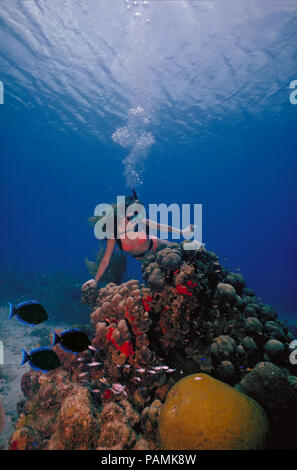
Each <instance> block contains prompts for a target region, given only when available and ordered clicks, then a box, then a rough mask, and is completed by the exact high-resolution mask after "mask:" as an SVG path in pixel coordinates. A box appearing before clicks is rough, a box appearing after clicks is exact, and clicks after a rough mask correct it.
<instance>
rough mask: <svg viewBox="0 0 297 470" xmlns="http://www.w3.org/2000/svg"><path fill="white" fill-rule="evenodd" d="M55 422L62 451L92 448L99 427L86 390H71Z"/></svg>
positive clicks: (81, 388)
mask: <svg viewBox="0 0 297 470" xmlns="http://www.w3.org/2000/svg"><path fill="white" fill-rule="evenodd" d="M57 421H58V423H57V428H58V436H59V438H60V442H61V443H62V444H63V448H64V449H66V450H67V449H80V450H82V449H88V448H92V447H93V448H94V446H95V444H96V443H97V439H98V433H99V426H98V420H97V419H96V414H95V413H94V412H93V410H92V407H91V395H90V393H89V392H88V390H87V389H86V388H83V387H80V386H76V387H74V388H73V390H72V392H71V393H70V394H69V395H68V396H67V398H66V399H65V400H64V402H63V403H62V406H61V409H60V412H59V415H58V418H57Z"/></svg>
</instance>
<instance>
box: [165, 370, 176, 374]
mask: <svg viewBox="0 0 297 470" xmlns="http://www.w3.org/2000/svg"><path fill="white" fill-rule="evenodd" d="M175 370H176V369H168V370H166V373H167V374H171V373H172V372H174V371H175Z"/></svg>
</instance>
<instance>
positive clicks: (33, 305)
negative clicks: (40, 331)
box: [8, 300, 48, 326]
mask: <svg viewBox="0 0 297 470" xmlns="http://www.w3.org/2000/svg"><path fill="white" fill-rule="evenodd" d="M14 316H16V318H17V320H18V321H19V322H20V323H22V324H23V325H29V326H34V325H39V324H40V323H43V322H44V321H46V320H48V316H47V313H46V310H45V308H44V307H43V306H42V305H41V304H40V303H39V302H37V300H26V301H25V302H21V303H20V304H18V305H17V306H14V305H12V304H11V303H9V316H8V318H9V319H10V318H12V317H14Z"/></svg>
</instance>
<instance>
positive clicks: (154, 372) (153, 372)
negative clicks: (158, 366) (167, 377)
mask: <svg viewBox="0 0 297 470" xmlns="http://www.w3.org/2000/svg"><path fill="white" fill-rule="evenodd" d="M148 373H149V374H156V373H157V372H156V371H155V370H148Z"/></svg>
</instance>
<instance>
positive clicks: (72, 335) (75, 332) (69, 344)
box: [52, 328, 91, 354]
mask: <svg viewBox="0 0 297 470" xmlns="http://www.w3.org/2000/svg"><path fill="white" fill-rule="evenodd" d="M58 343H59V344H60V346H61V348H62V349H63V350H64V351H66V352H70V353H74V354H77V353H80V352H83V351H85V350H86V349H88V347H89V346H90V344H91V341H90V340H89V338H88V336H87V335H86V333H85V332H84V331H82V330H79V329H78V328H72V329H70V330H65V331H63V333H61V334H60V335H58V333H56V332H55V331H53V344H52V346H55V345H56V344H58Z"/></svg>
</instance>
